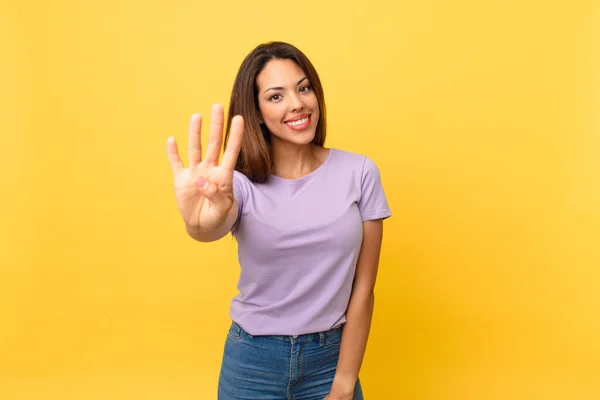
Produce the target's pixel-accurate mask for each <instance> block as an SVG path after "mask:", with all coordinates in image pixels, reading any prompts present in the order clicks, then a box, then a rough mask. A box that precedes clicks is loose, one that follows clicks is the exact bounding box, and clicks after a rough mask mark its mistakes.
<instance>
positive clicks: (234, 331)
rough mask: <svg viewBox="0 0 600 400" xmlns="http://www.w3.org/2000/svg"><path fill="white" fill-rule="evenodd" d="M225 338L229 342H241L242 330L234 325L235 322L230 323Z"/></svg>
mask: <svg viewBox="0 0 600 400" xmlns="http://www.w3.org/2000/svg"><path fill="white" fill-rule="evenodd" d="M227 336H228V337H229V339H231V340H242V339H243V337H244V330H243V329H242V327H241V326H239V325H238V324H236V323H235V321H233V322H231V327H229V332H228V333H227Z"/></svg>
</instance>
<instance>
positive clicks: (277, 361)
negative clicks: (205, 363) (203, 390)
mask: <svg viewBox="0 0 600 400" xmlns="http://www.w3.org/2000/svg"><path fill="white" fill-rule="evenodd" d="M341 341H342V328H336V329H333V330H331V331H327V332H320V333H312V334H308V335H300V336H252V335H250V334H248V333H247V332H246V331H244V329H242V327H240V326H239V325H238V324H236V323H235V322H233V323H232V324H231V328H230V329H229V333H228V334H227V341H226V342H225V351H224V355H223V363H222V365H221V375H220V377H219V397H218V398H219V400H323V398H324V397H325V396H326V395H327V394H328V393H329V389H330V388H331V383H332V382H333V377H334V375H335V369H336V366H337V361H338V357H339V353H340V343H341ZM354 400H363V395H362V390H361V387H360V382H357V383H356V387H355V389H354Z"/></svg>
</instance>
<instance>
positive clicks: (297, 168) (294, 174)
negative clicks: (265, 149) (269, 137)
mask: <svg viewBox="0 0 600 400" xmlns="http://www.w3.org/2000/svg"><path fill="white" fill-rule="evenodd" d="M271 146H272V147H271V148H272V151H273V153H272V154H273V162H274V168H273V175H276V176H279V177H281V178H284V179H299V178H302V177H303V176H305V175H308V174H310V173H311V172H313V171H314V170H316V169H317V168H318V167H319V166H320V165H321V164H322V163H323V161H322V160H319V157H318V155H317V149H316V147H317V146H315V145H313V144H310V143H309V144H306V145H296V144H293V143H288V142H281V141H279V140H273V141H272V142H271Z"/></svg>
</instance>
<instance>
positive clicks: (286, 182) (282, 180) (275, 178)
mask: <svg viewBox="0 0 600 400" xmlns="http://www.w3.org/2000/svg"><path fill="white" fill-rule="evenodd" d="M334 151H335V149H333V148H329V153H328V154H327V158H325V161H323V163H322V164H321V165H319V166H318V167H317V168H316V169H315V170H314V171H312V172H310V173H308V174H306V175H304V176H303V177H301V178H297V179H286V178H282V177H280V176H277V175H273V174H271V176H269V181H270V182H269V183H275V182H277V183H279V184H284V185H297V184H300V183H302V182H305V181H307V180H309V179H311V178H312V177H314V176H317V175H318V174H319V173H320V172H321V171H322V170H323V169H324V167H325V166H326V165H327V164H329V162H330V160H331V157H332V155H333V152H334Z"/></svg>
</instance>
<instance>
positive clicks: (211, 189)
mask: <svg viewBox="0 0 600 400" xmlns="http://www.w3.org/2000/svg"><path fill="white" fill-rule="evenodd" d="M223 120H224V117H223V107H222V106H221V105H220V104H215V105H214V106H213V107H212V115H211V121H210V135H209V137H208V146H207V149H206V155H205V157H204V160H203V159H202V144H201V141H200V138H201V137H200V132H201V126H202V117H201V116H200V115H199V114H194V115H192V117H191V120H190V127H189V142H188V147H189V150H188V151H189V165H188V167H187V168H184V167H183V163H182V162H181V158H180V157H179V152H178V150H177V143H176V141H175V138H173V137H169V139H168V140H167V156H168V158H169V163H170V164H171V168H172V169H173V175H174V177H175V183H174V186H175V199H176V202H177V207H178V209H179V212H180V213H181V216H182V218H183V220H184V222H185V224H186V227H187V229H188V232H193V233H194V234H195V235H196V236H201V237H210V236H211V235H214V233H215V232H218V231H222V232H223V234H224V233H226V232H227V231H228V230H229V228H231V227H229V226H224V225H225V224H226V222H228V221H230V220H231V216H230V211H231V210H232V206H233V204H234V198H233V170H234V168H235V164H236V161H237V158H238V155H239V153H240V149H241V147H242V136H243V133H244V120H243V118H242V117H241V116H239V115H237V116H235V117H234V118H233V120H232V123H231V132H230V135H229V140H228V142H227V148H226V149H225V152H224V154H223V160H222V161H221V164H220V165H219V154H220V150H221V145H222V143H223ZM236 215H237V214H236ZM228 216H229V218H228ZM234 219H235V218H234ZM231 222H232V221H231ZM221 236H222V235H221Z"/></svg>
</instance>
